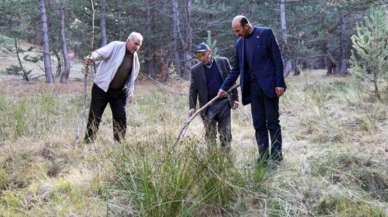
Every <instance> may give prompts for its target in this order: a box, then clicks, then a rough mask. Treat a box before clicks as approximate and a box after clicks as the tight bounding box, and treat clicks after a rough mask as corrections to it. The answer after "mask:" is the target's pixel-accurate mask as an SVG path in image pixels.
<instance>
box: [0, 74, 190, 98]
mask: <svg viewBox="0 0 388 217" xmlns="http://www.w3.org/2000/svg"><path fill="white" fill-rule="evenodd" d="M83 85H84V84H83V82H81V81H69V82H68V83H66V84H61V83H54V84H47V83H45V82H43V81H30V82H27V81H23V80H20V79H16V78H13V79H7V80H0V87H1V88H0V95H5V96H16V97H23V96H33V95H40V94H47V93H53V94H58V95H81V94H83V89H84V87H83ZM188 85H189V82H188V81H176V80H172V81H169V82H166V83H160V82H159V83H158V82H155V81H150V80H139V81H137V82H136V85H135V94H136V95H149V94H152V93H153V92H155V91H158V92H160V91H162V92H166V93H172V94H176V93H179V94H186V93H188ZM91 86H92V82H89V83H88V94H90V88H91Z"/></svg>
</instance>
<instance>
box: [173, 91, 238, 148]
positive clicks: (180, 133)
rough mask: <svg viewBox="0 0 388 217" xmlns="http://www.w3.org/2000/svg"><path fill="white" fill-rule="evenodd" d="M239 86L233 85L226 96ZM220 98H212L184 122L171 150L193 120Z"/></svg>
mask: <svg viewBox="0 0 388 217" xmlns="http://www.w3.org/2000/svg"><path fill="white" fill-rule="evenodd" d="M239 86H240V85H239V84H235V85H233V86H232V87H231V88H230V89H229V90H228V91H227V92H228V94H229V93H230V92H232V90H234V89H236V88H238V87H239ZM219 98H220V97H219V96H216V97H214V98H213V99H211V100H210V101H209V102H207V103H206V104H205V105H204V106H202V107H201V108H199V109H198V110H197V111H196V112H195V113H194V114H193V115H191V116H190V118H188V119H186V121H185V122H184V124H183V127H182V128H181V130H180V132H179V134H178V137H177V138H176V141H175V143H174V145H173V150H175V146H176V145H177V144H178V143H179V141H180V140H181V139H182V138H183V137H184V135H185V133H186V131H187V129H188V127H189V125H190V123H191V122H192V121H193V120H194V118H195V117H196V116H197V115H198V114H199V113H201V112H202V111H203V110H205V109H206V108H207V107H209V106H210V105H211V104H212V103H213V102H215V101H216V100H218V99H219Z"/></svg>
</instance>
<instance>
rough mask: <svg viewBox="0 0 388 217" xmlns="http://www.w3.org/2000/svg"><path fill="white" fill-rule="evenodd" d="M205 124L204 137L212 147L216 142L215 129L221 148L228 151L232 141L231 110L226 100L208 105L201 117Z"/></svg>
mask: <svg viewBox="0 0 388 217" xmlns="http://www.w3.org/2000/svg"><path fill="white" fill-rule="evenodd" d="M203 123H204V126H205V139H206V142H207V144H208V145H209V146H210V147H212V146H214V145H215V144H216V137H217V131H218V134H219V138H220V143H221V146H222V148H224V149H225V150H227V151H229V149H230V143H231V141H232V133H231V112H230V105H229V102H228V100H227V99H226V100H221V101H218V102H215V103H214V104H213V105H211V106H210V107H209V109H208V110H207V112H206V116H205V117H204V118H203Z"/></svg>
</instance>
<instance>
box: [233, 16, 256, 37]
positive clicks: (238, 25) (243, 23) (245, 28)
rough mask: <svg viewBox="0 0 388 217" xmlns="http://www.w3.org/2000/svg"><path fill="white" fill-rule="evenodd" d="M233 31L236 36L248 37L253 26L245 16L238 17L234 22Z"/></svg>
mask: <svg viewBox="0 0 388 217" xmlns="http://www.w3.org/2000/svg"><path fill="white" fill-rule="evenodd" d="M232 30H233V32H234V34H235V35H236V36H239V37H246V36H248V35H249V33H250V32H251V30H252V24H251V23H250V22H249V20H248V18H247V17H246V16H243V15H237V16H235V17H234V18H233V20H232Z"/></svg>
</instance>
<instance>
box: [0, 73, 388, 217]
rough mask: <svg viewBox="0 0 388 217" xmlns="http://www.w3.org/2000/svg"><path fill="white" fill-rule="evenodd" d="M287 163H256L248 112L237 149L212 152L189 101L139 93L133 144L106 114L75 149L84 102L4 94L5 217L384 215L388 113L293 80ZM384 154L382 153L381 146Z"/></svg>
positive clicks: (320, 84) (328, 87)
mask: <svg viewBox="0 0 388 217" xmlns="http://www.w3.org/2000/svg"><path fill="white" fill-rule="evenodd" d="M287 83H288V86H289V88H288V90H287V93H286V95H285V97H284V98H282V99H281V113H282V116H281V124H282V128H283V136H284V152H285V153H284V154H285V160H284V161H283V163H282V164H281V165H280V166H279V167H278V168H272V169H270V168H268V167H265V166H264V165H256V163H255V160H256V158H257V154H258V153H257V147H256V144H255V140H254V134H253V128H252V123H251V119H250V107H249V106H248V107H242V108H241V109H240V111H238V112H234V113H233V120H232V129H233V138H234V140H233V142H232V151H231V153H230V154H226V153H224V152H222V150H219V149H207V146H206V144H205V142H204V140H203V138H202V133H203V129H202V128H203V127H202V123H201V122H200V121H199V120H195V121H194V122H193V123H192V125H191V126H190V128H189V131H188V135H187V137H185V138H184V139H183V140H182V142H181V143H180V144H179V145H178V146H177V147H175V149H174V148H173V147H172V144H173V143H174V142H175V138H176V136H177V133H178V131H179V128H180V127H181V124H182V123H183V121H184V119H185V114H186V110H187V106H186V104H187V98H186V96H172V95H170V94H169V93H166V92H163V91H161V90H160V89H158V88H154V87H153V88H150V87H149V86H148V87H143V86H141V85H139V86H138V87H137V88H139V90H141V89H142V88H148V92H147V91H145V92H143V93H142V92H141V91H139V90H138V91H137V94H138V95H137V96H136V98H135V102H134V103H133V104H131V105H129V106H128V109H127V112H128V131H127V140H126V142H125V143H123V144H116V143H114V142H113V140H112V118H111V112H110V109H109V108H107V109H106V111H105V114H104V117H103V120H102V123H101V128H100V130H99V132H98V137H97V141H96V143H95V144H91V145H86V144H80V145H78V144H75V143H74V139H75V129H76V127H77V124H78V117H79V108H80V105H81V97H80V96H71V95H62V94H58V93H56V92H50V91H49V92H46V93H44V94H39V95H38V94H37V95H32V96H20V97H18V96H13V95H0V216H1V217H2V216H7V217H8V216H9V217H14V216H85V217H86V216H88V217H89V216H91V217H94V216H96V217H97V216H107V215H108V216H142V217H143V216H144V217H147V216H150V217H163V216H166V217H173V216H180V217H189V216H192V217H197V216H201V217H203V216H205V217H216V216H217V217H218V216H246V217H250V216H252V217H253V216H255V217H256V216H271V217H289V216H293V217H294V216H295V217H297V216H298V217H304V216H306V217H307V216H320V217H324V216H344V217H348V216H349V217H350V216H371V217H372V216H388V215H387V213H388V204H387V194H386V189H387V186H388V181H387V177H388V174H387V172H386V166H385V165H386V162H387V157H386V156H387V155H386V147H385V146H384V144H385V141H386V140H387V139H388V137H387V136H386V133H385V132H387V126H388V120H387V110H386V106H387V104H386V103H385V102H384V101H382V102H380V101H376V100H373V98H370V96H369V95H368V94H367V93H365V92H362V91H360V90H359V89H358V88H357V86H356V85H354V84H352V83H348V80H347V78H331V77H323V76H320V75H319V76H317V75H315V74H314V75H302V77H299V78H298V77H290V78H288V81H287ZM384 147H385V148H384Z"/></svg>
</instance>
